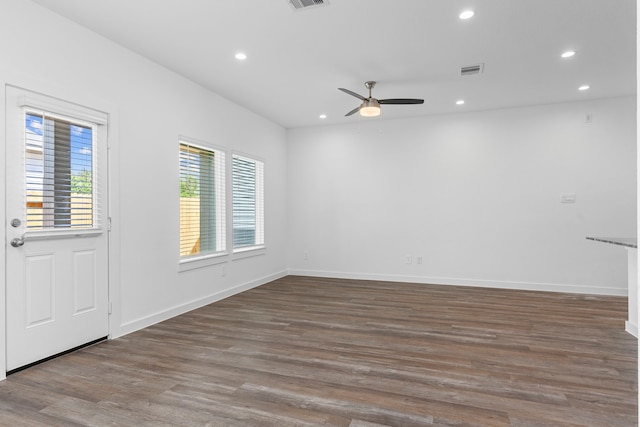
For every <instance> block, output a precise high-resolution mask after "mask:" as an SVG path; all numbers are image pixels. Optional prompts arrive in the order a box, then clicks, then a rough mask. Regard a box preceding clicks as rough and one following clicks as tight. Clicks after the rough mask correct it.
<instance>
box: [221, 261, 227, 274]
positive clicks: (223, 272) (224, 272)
mask: <svg viewBox="0 0 640 427" xmlns="http://www.w3.org/2000/svg"><path fill="white" fill-rule="evenodd" d="M220 275H221V276H222V277H224V276H226V275H227V264H222V272H221V273H220Z"/></svg>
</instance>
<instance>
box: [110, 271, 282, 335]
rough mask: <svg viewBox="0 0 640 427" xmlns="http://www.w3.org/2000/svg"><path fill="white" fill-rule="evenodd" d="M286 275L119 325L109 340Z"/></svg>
mask: <svg viewBox="0 0 640 427" xmlns="http://www.w3.org/2000/svg"><path fill="white" fill-rule="evenodd" d="M286 275H287V271H286V270H285V271H281V272H279V273H275V274H272V275H269V276H264V277H261V278H259V279H256V280H252V281H250V282H246V283H243V284H240V285H236V286H233V287H231V288H227V289H224V290H221V291H218V292H215V293H213V294H211V295H208V296H206V297H204V298H199V299H197V300H193V301H190V302H187V303H185V304H180V305H177V306H175V307H173V308H170V309H168V310H163V311H159V312H157V313H155V314H151V315H149V316H144V317H141V318H139V319H136V320H132V321H130V322H127V323H125V324H123V325H121V328H120V330H119V331H118V335H114V336H112V337H111V338H112V339H113V338H118V337H120V336H123V335H127V334H130V333H132V332H135V331H138V330H140V329H144V328H147V327H149V326H151V325H155V324H156V323H159V322H163V321H165V320H168V319H171V318H172V317H176V316H179V315H181V314H184V313H187V312H189V311H191V310H195V309H197V308H200V307H204V306H205V305H209V304H212V303H214V302H216V301H220V300H222V299H225V298H228V297H230V296H232V295H236V294H239V293H241V292H244V291H248V290H249V289H253V288H256V287H258V286H261V285H264V284H266V283H269V282H272V281H274V280H277V279H280V278H282V277H285V276H286Z"/></svg>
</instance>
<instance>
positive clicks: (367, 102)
mask: <svg viewBox="0 0 640 427" xmlns="http://www.w3.org/2000/svg"><path fill="white" fill-rule="evenodd" d="M364 86H365V87H366V88H367V89H369V97H368V98H365V97H364V96H362V95H360V94H357V93H355V92H353V91H350V90H349V89H345V88H342V87H339V88H338V89H339V90H341V91H343V92H344V93H348V94H349V95H351V96H355V97H356V98H358V99H360V100H362V104H361V105H360V106H359V107H356V108H354V109H353V110H351V111H349V112H348V113H347V114H345V117H346V116H350V115H352V114H355V113H356V112H357V111H360V115H361V116H364V117H375V116H379V115H380V105H382V104H396V105H399V104H424V99H415V98H391V99H376V98H372V97H371V89H373V88H374V87H375V86H376V82H374V81H368V82H364Z"/></svg>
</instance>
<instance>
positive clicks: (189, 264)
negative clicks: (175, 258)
mask: <svg viewBox="0 0 640 427" xmlns="http://www.w3.org/2000/svg"><path fill="white" fill-rule="evenodd" d="M228 260H229V254H227V253H222V254H213V255H202V256H195V257H191V258H184V259H181V260H180V263H179V264H178V272H182V271H189V270H195V269H197V268H204V267H209V266H212V265H218V264H224V263H225V262H227V261H228Z"/></svg>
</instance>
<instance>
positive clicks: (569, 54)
mask: <svg viewBox="0 0 640 427" xmlns="http://www.w3.org/2000/svg"><path fill="white" fill-rule="evenodd" d="M575 54H576V51H575V50H568V51H566V52H563V53H562V55H560V56H561V57H562V58H571V57H572V56H573V55H575Z"/></svg>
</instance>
